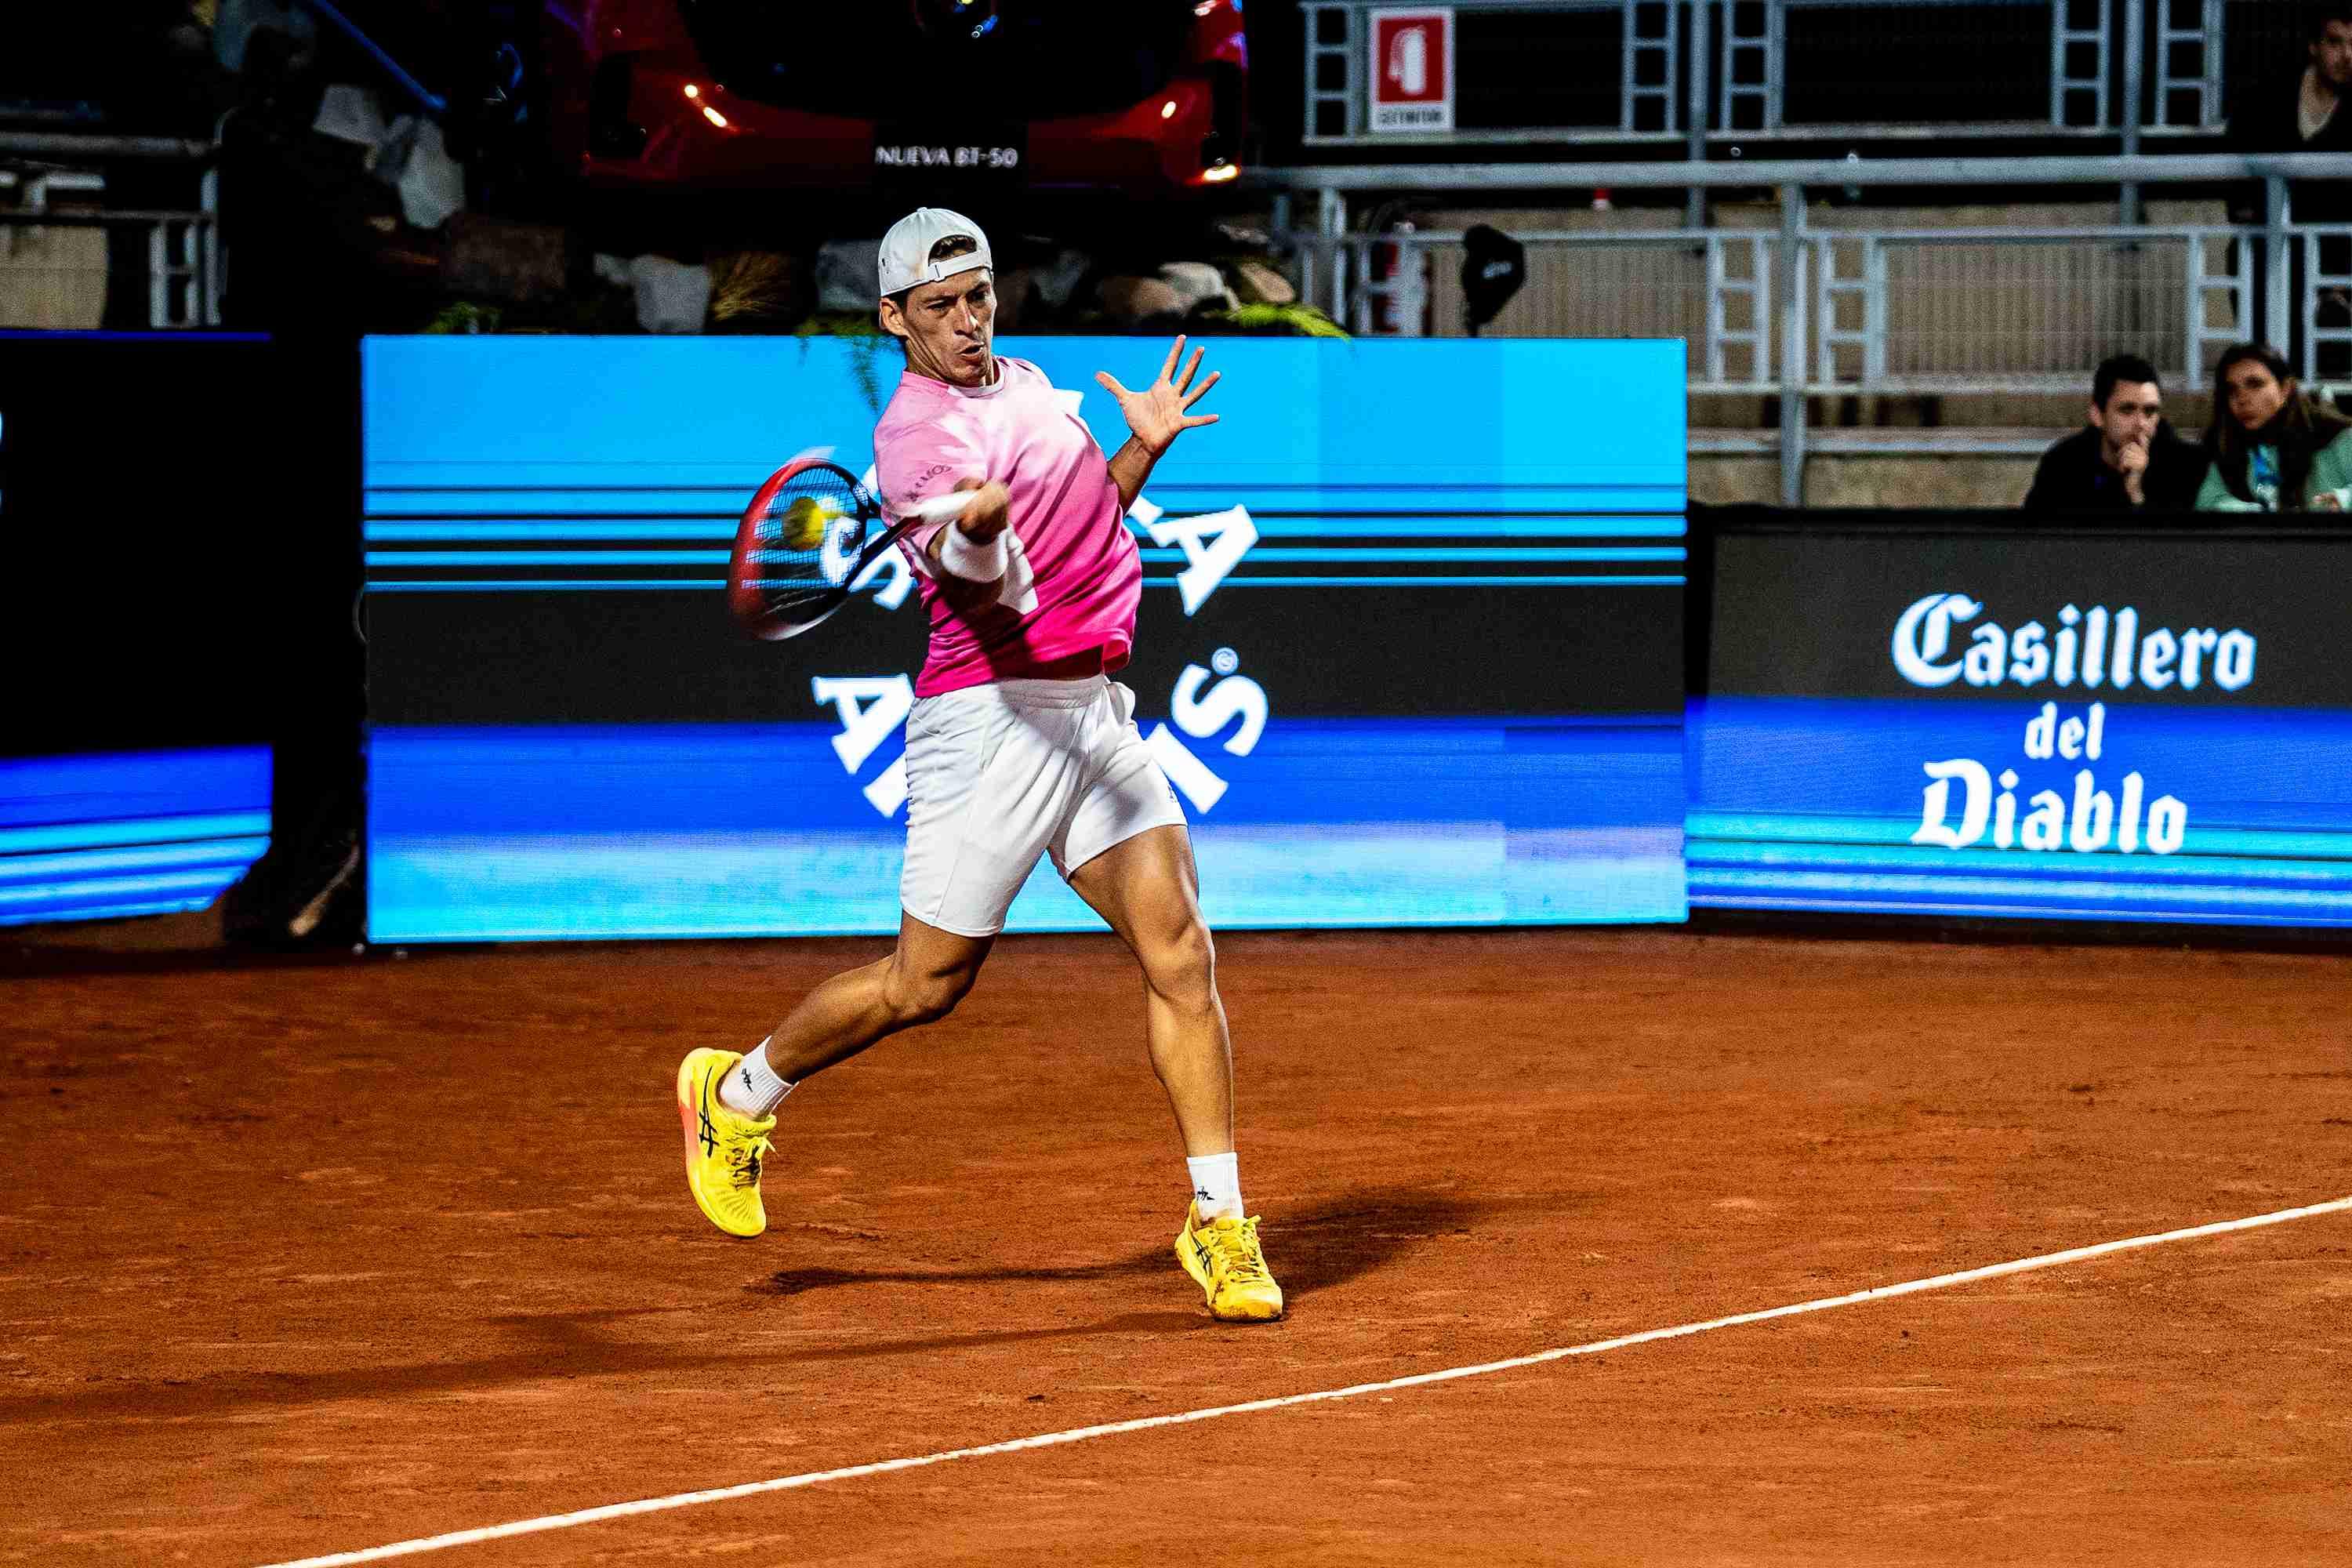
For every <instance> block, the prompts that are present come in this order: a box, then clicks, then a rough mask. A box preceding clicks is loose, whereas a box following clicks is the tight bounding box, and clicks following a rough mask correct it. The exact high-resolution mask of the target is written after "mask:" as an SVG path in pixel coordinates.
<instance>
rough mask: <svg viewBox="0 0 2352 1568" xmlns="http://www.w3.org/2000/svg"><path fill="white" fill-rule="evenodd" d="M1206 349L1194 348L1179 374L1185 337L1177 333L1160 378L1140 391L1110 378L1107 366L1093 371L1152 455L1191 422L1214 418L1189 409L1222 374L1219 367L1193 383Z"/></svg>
mask: <svg viewBox="0 0 2352 1568" xmlns="http://www.w3.org/2000/svg"><path fill="white" fill-rule="evenodd" d="M1206 352H1207V351H1206V350H1203V349H1194V350H1193V351H1192V363H1189V364H1187V365H1185V367H1184V374H1182V375H1181V376H1179V375H1178V374H1176V362H1177V361H1178V360H1179V359H1181V358H1182V357H1183V354H1184V340H1183V339H1182V338H1181V337H1179V338H1178V339H1177V340H1176V342H1175V343H1174V344H1173V345H1172V346H1171V347H1170V349H1169V351H1168V361H1167V363H1165V364H1162V365H1161V366H1160V379H1159V380H1157V381H1155V382H1153V383H1152V384H1150V386H1147V387H1145V388H1144V389H1143V390H1142V391H1140V392H1129V390H1128V389H1127V388H1125V387H1123V386H1121V385H1120V384H1118V382H1117V381H1115V380H1113V379H1112V378H1111V374H1110V372H1108V371H1107V370H1102V371H1097V372H1096V373H1095V380H1097V381H1098V382H1100V383H1101V384H1102V387H1103V390H1104V391H1106V392H1108V393H1109V394H1110V395H1112V396H1113V397H1116V398H1118V411H1119V412H1120V413H1121V414H1124V415H1126V416H1127V427H1128V428H1129V430H1131V431H1133V432H1134V433H1135V438H1136V439H1137V440H1138V441H1140V442H1142V443H1143V445H1144V446H1145V447H1147V448H1149V449H1150V453H1151V455H1152V456H1153V457H1155V458H1156V457H1158V456H1159V455H1160V453H1162V452H1165V451H1166V450H1168V448H1169V446H1170V445H1171V443H1172V442H1174V440H1175V439H1176V437H1179V436H1181V435H1182V434H1183V433H1184V432H1185V431H1187V430H1190V429H1192V427H1193V426H1197V425H1214V424H1215V423H1216V422H1217V416H1215V415H1213V414H1194V413H1192V412H1190V410H1191V409H1192V405H1194V404H1195V403H1198V402H1200V401H1201V399H1202V396H1203V395H1206V394H1207V392H1208V390H1209V388H1211V387H1213V386H1214V385H1216V384H1217V380H1218V378H1219V377H1220V376H1222V375H1223V374H1224V372H1223V371H1221V370H1213V371H1211V372H1210V373H1209V374H1208V375H1207V376H1206V377H1205V378H1203V379H1202V382H1201V384H1200V385H1198V386H1194V385H1193V384H1192V377H1193V375H1194V374H1195V373H1197V372H1198V371H1199V370H1200V368H1201V355H1202V353H1206ZM1188 389H1189V390H1188Z"/></svg>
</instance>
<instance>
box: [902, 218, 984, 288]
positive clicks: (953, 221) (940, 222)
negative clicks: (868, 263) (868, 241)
mask: <svg viewBox="0 0 2352 1568" xmlns="http://www.w3.org/2000/svg"><path fill="white" fill-rule="evenodd" d="M951 237H963V238H965V239H969V240H971V242H972V243H973V244H974V245H975V246H977V247H979V248H977V249H975V250H968V251H966V252H965V253H964V254H963V255H961V256H951V257H950V258H948V259H947V260H945V261H933V260H932V259H931V247H933V246H935V245H937V244H938V243H939V242H940V241H941V240H943V239H948V238H951ZM995 265H996V263H995V262H993V261H992V260H990V259H989V257H988V236H986V235H984V234H982V233H981V232H980V225H978V224H976V223H974V222H972V221H971V219H970V218H968V217H966V216H963V215H962V214H961V213H953V212H950V211H948V209H947V208H945V207H917V208H916V209H915V210H914V211H913V212H910V213H908V215H907V216H905V217H902V218H900V219H899V220H898V222H897V223H894V224H892V225H891V226H890V232H889V233H887V234H886V235H884V236H883V237H882V267H881V272H882V292H884V293H885V294H896V293H898V291H899V290H901V289H912V288H913V287H915V285H917V284H918V283H936V282H938V281H939V280H940V279H942V278H952V277H954V276H955V275H956V274H957V273H959V272H969V271H971V269H972V268H975V267H993V266H995Z"/></svg>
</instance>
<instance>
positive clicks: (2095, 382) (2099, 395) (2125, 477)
mask: <svg viewBox="0 0 2352 1568" xmlns="http://www.w3.org/2000/svg"><path fill="white" fill-rule="evenodd" d="M2090 417H2091V422H2090V424H2089V425H2088V426H2085V427H2084V428H2083V429H2081V430H2078V431H2076V432H2075V433H2074V435H2072V436H2069V437H2066V438H2065V439H2064V440H2063V441H2061V442H2059V443H2058V444H2057V445H2056V446H2054V447H2051V448H2050V450H2048V451H2047V452H2044V453H2043V454H2042V463H2041V466H2040V467H2039V468H2035V469H2034V470H2033V488H2032V489H2030V490H2028V491H2027V492H2026V494H2025V510H2028V511H2042V512H2067V511H2132V510H2141V509H2147V510H2156V511H2187V510H2189V509H2190V508H2192V507H2194V506H2195V505H2196V504H2197V487H2198V485H2199V484H2200V482H2202V481H2203V479H2204V478H2205V455H2204V454H2203V453H2202V452H2200V450H2199V449H2198V448H2197V447H2192V446H2190V445H2189V443H2188V442H2186V441H2184V440H2182V439H2181V438H2180V437H2179V436H2178V435H2176V434H2174V433H2173V429H2172V426H2170V425H2169V424H2168V423H2166V421H2165V418H2164V394H2163V390H2162V389H2161V388H2160V387H2158V385H2157V382H2156V367H2155V366H2154V365H2152V364H2150V363H2147V361H2146V360H2144V359H2142V358H2140V357H2139V356H2138V355H2137V354H2116V355H2115V356H2113V357H2112V358H2109V359H2106V360H2103V361H2101V362H2100V364H2099V368H2098V371H2097V373H2096V374H2094V375H2093V376H2092V378H2091V409H2090Z"/></svg>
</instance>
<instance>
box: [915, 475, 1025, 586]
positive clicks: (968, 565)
mask: <svg viewBox="0 0 2352 1568" xmlns="http://www.w3.org/2000/svg"><path fill="white" fill-rule="evenodd" d="M955 489H956V490H957V491H958V492H959V493H961V492H965V491H969V492H970V493H971V502H970V503H969V504H968V505H967V506H965V508H964V510H963V512H962V514H961V516H959V517H957V518H956V519H955V520H954V521H951V522H950V523H949V524H948V525H947V526H946V527H944V528H941V529H939V530H936V531H933V533H932V534H931V537H930V541H929V543H928V544H926V545H925V546H924V549H923V553H924V555H925V556H926V558H928V559H929V562H930V563H931V565H932V566H933V567H934V568H935V569H936V571H935V574H936V575H937V577H938V578H939V581H940V586H941V587H942V588H943V589H946V590H947V591H948V595H949V599H948V602H949V603H950V604H953V605H958V606H959V607H961V605H963V604H965V603H971V604H985V603H990V602H992V601H993V600H994V598H995V597H996V594H997V590H998V588H999V587H1000V586H1001V585H1002V584H1003V582H1004V574H1005V573H1006V572H1007V571H1008V570H1009V569H1010V568H1011V564H1012V562H1011V558H1010V555H1009V553H1008V547H1007V545H1006V543H1005V539H1004V530H1005V526H1006V525H1007V524H1008V523H1009V522H1010V521H1012V515H1011V512H1010V510H1009V506H1008V503H1009V501H1010V500H1011V497H1010V496H1008V495H1007V494H1006V492H1005V489H1004V487H1003V485H1002V484H1000V483H999V482H997V481H996V480H994V479H959V480H957V481H956V485H955Z"/></svg>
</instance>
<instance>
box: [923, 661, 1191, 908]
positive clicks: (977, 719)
mask: <svg viewBox="0 0 2352 1568" xmlns="http://www.w3.org/2000/svg"><path fill="white" fill-rule="evenodd" d="M1183 821H1184V811H1183V808H1182V807H1181V806H1180V805H1177V803H1176V792H1175V790H1173V789H1172V788H1171V787H1170V786H1169V784H1168V776H1167V775H1166V774H1165V773H1161V772H1160V764H1159V763H1157V762H1155V761H1153V759H1152V755H1151V748H1150V747H1149V746H1147V745H1145V744H1144V743H1143V736H1142V734H1141V733H1140V732H1139V731H1138V730H1137V729H1136V727H1135V693H1133V692H1132V691H1129V689H1127V688H1126V687H1124V686H1121V685H1119V684H1118V683H1117V682H1116V681H1111V680H1107V679H1104V678H1103V677H1101V676H1099V675H1097V676H1092V677H1089V678H1087V679H1083V680H999V681H995V682H993V683H992V684H990V685H986V686H970V687H966V688H964V689H962V690H961V691H949V692H943V693H941V694H940V696H937V697H926V698H924V699H922V700H920V701H919V702H917V703H916V704H915V708H914V711H913V712H911V713H909V714H908V716H907V867H906V870H905V871H904V872H903V873H902V874H901V876H900V878H899V881H898V901H899V903H900V904H901V905H903V906H904V907H905V909H906V911H907V912H908V914H910V915H912V916H914V917H915V918H916V919H917V920H919V921H923V922H924V923H925V924H926V925H934V926H937V927H939V928H940V930H941V931H954V932H956V933H957V934H958V935H960V936H993V935H995V934H996V933H997V932H998V931H1003V929H1004V911H1005V910H1008V909H1010V908H1011V907H1012V905H1013V895H1014V894H1016V893H1018V892H1019V891H1020V890H1021V886H1022V884H1023V883H1024V882H1026V881H1027V880H1028V879H1029V873H1030V872H1031V871H1033V870H1034V869H1035V868H1036V866H1037V857H1038V856H1040V855H1051V856H1052V857H1053V858H1054V869H1055V870H1056V871H1059V872H1060V873H1061V874H1062V877H1063V879H1064V880H1067V879H1068V878H1069V875H1070V873H1071V872H1072V871H1073V870H1075V869H1076V868H1078V867H1080V866H1083V865H1085V864H1086V863H1087V861H1089V860H1091V859H1093V858H1095V857H1096V856H1097V855H1099V854H1101V853H1102V852H1103V851H1104V850H1106V849H1108V848H1110V847H1112V846H1113V845H1116V844H1120V843H1124V842H1125V841H1126V840H1128V839H1129V838H1132V837H1135V836H1136V835H1137V834H1139V833H1143V832H1146V831H1148V830H1150V829H1151V828H1154V827H1164V826H1170V825H1171V824H1173V825H1175V826H1182V825H1183Z"/></svg>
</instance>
